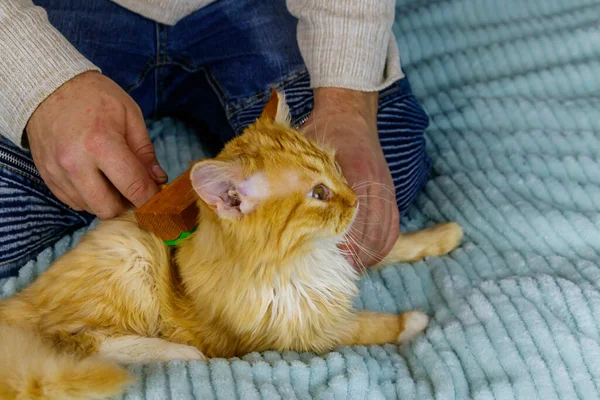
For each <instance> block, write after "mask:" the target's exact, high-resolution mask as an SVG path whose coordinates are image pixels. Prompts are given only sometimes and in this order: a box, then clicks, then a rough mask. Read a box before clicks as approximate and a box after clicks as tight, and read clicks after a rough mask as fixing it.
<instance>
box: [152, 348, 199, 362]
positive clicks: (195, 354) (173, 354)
mask: <svg viewBox="0 0 600 400" xmlns="http://www.w3.org/2000/svg"><path fill="white" fill-rule="evenodd" d="M163 357H164V358H163V360H182V361H193V360H202V361H206V356H205V355H204V354H202V352H201V351H200V350H198V349H197V348H195V347H193V346H186V345H182V344H180V345H176V347H175V346H173V347H172V348H171V349H169V350H168V351H167V352H166V354H164V356H163Z"/></svg>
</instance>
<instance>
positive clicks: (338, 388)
mask: <svg viewBox="0 0 600 400" xmlns="http://www.w3.org/2000/svg"><path fill="white" fill-rule="evenodd" d="M396 18H397V22H396V24H395V25H394V32H395V34H396V35H397V37H398V44H399V47H400V51H401V54H402V57H403V65H404V69H405V71H406V72H407V75H408V76H409V78H410V81H411V84H412V86H413V89H414V91H415V93H416V95H417V97H418V98H419V99H420V100H421V101H422V103H423V105H424V107H425V108H426V110H427V112H428V113H429V115H430V116H431V119H432V122H431V126H430V128H429V129H428V132H427V139H428V146H429V153H430V154H431V156H432V158H433V160H434V170H433V176H432V179H431V180H430V182H429V183H428V184H427V185H426V187H425V188H424V190H423V192H422V194H421V195H420V197H419V198H418V200H417V203H416V204H415V205H414V207H413V208H412V209H411V210H410V212H409V214H408V215H407V216H405V217H404V219H403V222H402V224H403V229H405V230H415V229H419V228H422V227H425V226H428V225H430V224H433V223H437V222H444V221H458V222H459V223H460V224H462V226H463V227H464V229H465V232H466V237H465V241H464V244H463V245H462V246H461V247H460V248H459V249H458V250H456V251H455V252H453V253H452V254H451V255H449V256H446V257H442V258H434V259H428V260H426V261H423V262H417V263H414V264H405V265H393V266H389V267H386V268H383V269H381V270H379V271H373V272H371V273H370V274H369V275H368V276H366V277H365V278H364V279H363V280H362V281H361V283H360V288H361V296H360V298H359V299H357V303H358V306H359V307H361V308H367V309H371V310H381V311H386V312H401V311H403V310H407V309H422V310H425V311H427V312H428V313H429V314H430V315H431V316H432V323H431V326H430V328H429V329H428V330H427V332H426V334H425V335H422V336H421V337H419V338H417V339H416V340H415V341H414V342H412V343H410V344H408V345H405V346H402V347H401V348H398V347H397V346H395V345H387V346H371V347H353V348H340V349H337V350H336V351H334V352H331V353H329V354H327V355H325V356H322V357H319V356H316V355H313V354H297V353H284V354H280V353H276V352H267V353H262V354H251V355H249V356H247V357H245V358H243V359H230V360H224V359H215V360H211V361H210V362H207V363H204V362H192V363H189V364H184V363H182V362H172V363H166V364H153V365H147V366H136V367H132V371H133V372H134V373H135V374H136V375H137V376H138V377H139V382H138V383H137V386H135V387H133V388H132V389H131V390H130V391H129V392H128V393H127V394H126V395H125V396H124V398H125V399H160V400H162V399H169V398H172V399H181V400H184V399H192V398H197V399H233V398H243V399H259V398H266V399H293V398H297V399H309V398H319V399H384V398H385V399H392V398H402V399H433V398H435V399H468V398H474V399H527V400H529V399H543V400H550V399H569V400H570V399H577V398H579V399H596V398H600V394H599V389H600V268H599V263H600V22H599V21H600V1H598V0H529V1H522V0H506V1H496V0H399V3H398V8H397V17H396ZM151 132H152V135H153V137H154V139H155V142H156V143H157V149H158V151H159V153H160V158H161V161H162V162H163V164H164V165H165V166H166V167H167V170H168V172H169V173H170V175H171V176H174V175H176V174H178V173H180V172H182V171H183V170H184V169H185V167H186V165H187V162H188V161H189V160H193V159H196V158H198V157H200V156H202V154H203V150H202V147H201V145H200V143H199V142H198V140H197V138H196V137H195V136H194V134H193V133H192V132H189V131H188V130H186V128H185V127H183V126H181V125H179V124H178V123H177V122H175V121H171V120H162V121H158V122H155V123H153V125H152V126H151ZM83 233H85V230H83V231H80V232H77V233H76V234H75V235H74V236H72V237H66V238H64V239H63V240H61V241H60V242H59V243H58V244H57V245H56V246H54V247H53V248H50V249H47V250H46V251H45V252H44V253H43V254H42V255H41V256H40V257H39V258H38V260H37V261H36V262H31V263H29V264H27V265H26V266H24V267H23V268H22V270H21V275H20V277H19V278H16V279H9V280H4V281H1V282H0V285H1V286H0V287H1V293H2V295H4V296H7V295H11V294H13V293H14V292H15V291H17V290H19V289H20V288H22V287H23V286H25V285H27V284H28V283H29V282H30V281H31V280H32V279H34V278H35V276H36V275H37V274H39V273H40V272H42V271H44V270H45V269H46V268H47V267H48V265H49V264H50V263H51V261H52V260H54V259H55V258H56V257H57V256H58V255H60V254H62V253H64V252H65V251H66V250H67V249H68V248H69V247H70V246H72V245H73V243H75V242H76V241H77V240H78V239H79V238H80V237H81V235H82V234H83ZM325 267H326V266H325Z"/></svg>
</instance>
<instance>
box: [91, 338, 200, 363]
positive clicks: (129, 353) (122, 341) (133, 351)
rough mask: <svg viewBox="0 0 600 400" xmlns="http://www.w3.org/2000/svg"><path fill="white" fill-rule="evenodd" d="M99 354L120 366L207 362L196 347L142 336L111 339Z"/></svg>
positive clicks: (103, 344)
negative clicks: (173, 361) (175, 361)
mask: <svg viewBox="0 0 600 400" xmlns="http://www.w3.org/2000/svg"><path fill="white" fill-rule="evenodd" d="M98 353H99V355H100V356H102V357H104V358H108V359H111V360H114V361H116V362H118V363H120V364H132V363H141V364H146V363H151V362H156V361H171V360H182V361H192V360H203V361H206V357H205V356H204V354H202V352H201V351H200V350H198V349H197V348H195V347H192V346H187V345H184V344H178V343H173V342H169V341H167V340H164V339H159V338H146V337H141V336H121V337H115V338H109V339H107V340H105V341H104V342H102V344H101V345H100V348H99V349H98Z"/></svg>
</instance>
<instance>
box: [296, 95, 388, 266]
mask: <svg viewBox="0 0 600 400" xmlns="http://www.w3.org/2000/svg"><path fill="white" fill-rule="evenodd" d="M377 104H378V94H377V93H365V92H357V91H352V90H346V89H338V88H318V89H316V90H315V106H314V109H313V112H312V114H311V116H310V118H309V119H308V121H307V122H306V124H305V125H304V130H305V132H306V135H307V136H308V137H311V138H312V139H315V140H317V141H318V142H322V143H327V144H329V145H331V146H333V148H335V149H336V150H337V161H338V163H339V164H340V166H341V167H342V171H343V172H344V175H345V176H346V179H347V180H348V183H349V184H350V186H352V187H353V188H354V190H355V191H356V192H357V194H358V196H359V214H358V216H357V218H356V221H355V222H354V224H353V228H352V231H351V238H350V239H349V241H348V244H347V246H348V247H349V248H350V249H352V251H353V253H354V254H355V255H356V256H357V258H358V259H356V257H353V258H354V259H353V260H352V262H353V263H354V265H355V267H357V268H362V267H367V266H370V265H373V264H375V263H377V262H379V261H381V260H382V259H383V257H385V256H386V255H387V254H388V253H389V251H390V250H391V248H392V246H393V245H394V243H395V242H396V239H397V238H398V236H399V234H400V223H399V221H400V215H399V213H398V207H397V205H396V195H395V190H394V184H393V181H392V176H391V174H390V170H389V168H388V166H387V163H386V161H385V158H384V156H383V151H382V149H381V145H380V144H379V136H378V132H377Z"/></svg>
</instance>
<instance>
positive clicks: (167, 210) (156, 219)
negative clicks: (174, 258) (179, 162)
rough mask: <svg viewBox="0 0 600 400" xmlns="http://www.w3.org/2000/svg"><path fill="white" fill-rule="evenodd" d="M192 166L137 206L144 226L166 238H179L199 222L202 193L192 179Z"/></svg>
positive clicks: (139, 222) (137, 213)
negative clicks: (199, 196) (195, 187)
mask: <svg viewBox="0 0 600 400" xmlns="http://www.w3.org/2000/svg"><path fill="white" fill-rule="evenodd" d="M190 170H191V168H190V169H188V170H187V171H185V172H184V173H183V174H181V176H179V177H178V178H177V179H175V180H174V181H173V182H171V183H170V184H168V185H165V186H164V187H163V189H162V190H161V191H160V192H158V193H157V194H156V195H155V196H154V197H152V198H151V199H150V200H148V201H147V202H146V203H145V204H144V205H142V206H141V207H140V208H138V209H137V210H135V212H134V214H135V218H136V220H137V222H138V224H139V225H140V227H141V228H142V229H144V230H146V231H149V232H152V233H154V234H155V235H156V236H158V237H160V238H161V239H163V240H175V239H177V238H178V237H179V235H181V234H182V233H183V232H189V231H191V230H192V229H193V228H194V227H195V226H196V225H197V223H198V213H199V210H198V206H197V205H196V201H197V200H198V196H197V195H196V192H195V191H194V188H193V187H192V182H191V181H190Z"/></svg>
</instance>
